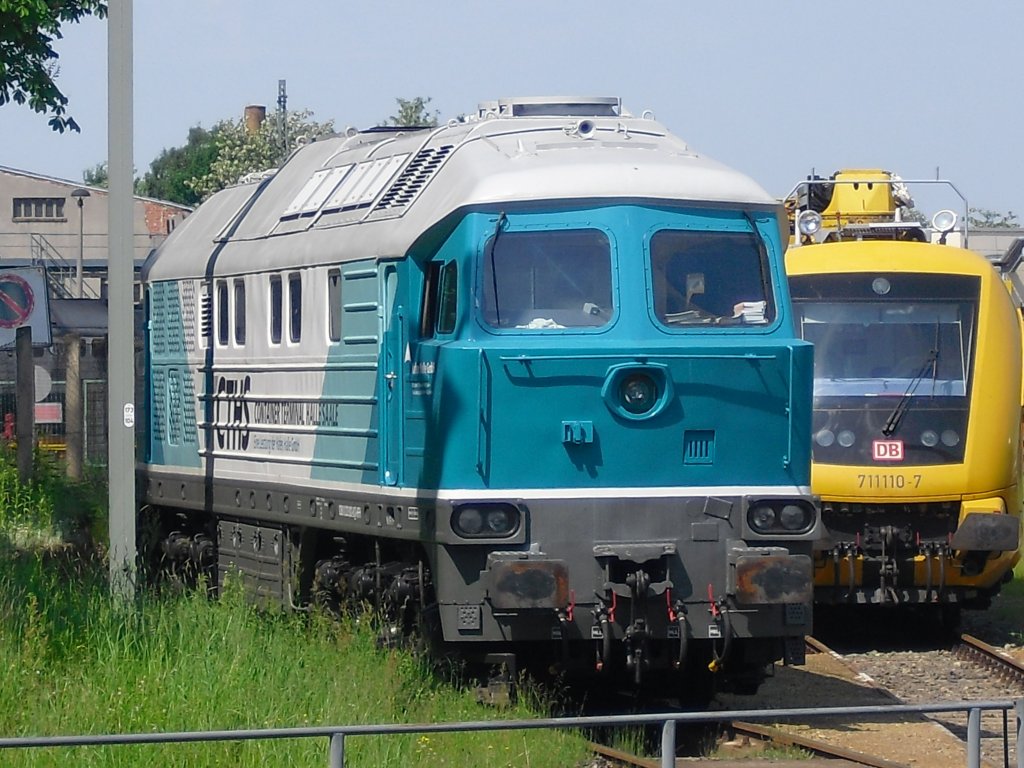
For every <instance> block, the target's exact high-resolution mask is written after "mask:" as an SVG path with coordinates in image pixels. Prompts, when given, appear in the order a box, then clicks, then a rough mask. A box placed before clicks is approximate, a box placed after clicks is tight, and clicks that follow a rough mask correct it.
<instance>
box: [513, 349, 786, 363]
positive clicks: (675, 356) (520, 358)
mask: <svg viewBox="0 0 1024 768" xmlns="http://www.w3.org/2000/svg"><path fill="white" fill-rule="evenodd" d="M778 357H779V356H778V355H773V354H763V353H757V352H744V353H742V354H739V355H737V354H732V355H727V354H722V353H713V354H708V355H705V354H685V353H679V352H667V353H665V354H662V353H660V352H652V353H650V354H644V355H636V354H633V353H628V352H627V353H618V352H610V353H608V354H606V355H499V356H498V359H499V360H500V361H501V362H503V363H532V362H535V361H537V360H572V361H576V360H608V359H615V360H626V359H628V360H636V361H637V362H644V361H647V360H650V359H651V358H656V359H658V360H666V359H667V360H777V359H778ZM640 358H643V360H641V359H640Z"/></svg>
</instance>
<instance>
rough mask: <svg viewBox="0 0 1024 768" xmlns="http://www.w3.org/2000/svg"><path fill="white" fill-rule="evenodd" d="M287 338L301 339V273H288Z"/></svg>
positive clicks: (293, 341)
mask: <svg viewBox="0 0 1024 768" xmlns="http://www.w3.org/2000/svg"><path fill="white" fill-rule="evenodd" d="M288 339H289V340H290V341H291V342H292V343H298V342H299V341H300V340H301V339H302V275H300V274H299V273H297V272H296V273H294V274H291V275H288Z"/></svg>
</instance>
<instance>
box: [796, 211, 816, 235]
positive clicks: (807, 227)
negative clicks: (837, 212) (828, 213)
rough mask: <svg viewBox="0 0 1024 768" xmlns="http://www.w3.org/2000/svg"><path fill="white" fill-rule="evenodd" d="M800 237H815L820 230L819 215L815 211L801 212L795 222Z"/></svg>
mask: <svg viewBox="0 0 1024 768" xmlns="http://www.w3.org/2000/svg"><path fill="white" fill-rule="evenodd" d="M796 225H797V227H798V228H799V229H800V234H801V235H816V234H817V233H818V231H819V230H820V229H821V214H820V213H818V212H817V211H803V212H802V213H801V214H800V215H799V216H798V217H797V220H796Z"/></svg>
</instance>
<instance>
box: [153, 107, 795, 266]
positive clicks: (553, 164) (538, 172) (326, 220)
mask: <svg viewBox="0 0 1024 768" xmlns="http://www.w3.org/2000/svg"><path fill="white" fill-rule="evenodd" d="M502 101H506V102H508V101H513V100H498V101H497V102H494V103H495V104H498V103H499V102H502ZM520 101H527V100H520ZM537 101H538V102H539V103H538V105H537V107H536V108H537V109H538V110H539V111H541V112H543V111H546V110H547V109H548V108H550V107H551V105H556V108H555V109H556V111H560V109H561V108H560V107H558V106H557V105H565V104H572V105H573V107H572V108H573V110H574V112H573V114H571V115H569V116H560V115H544V114H541V115H533V116H526V117H519V116H513V117H504V116H501V115H496V114H494V113H493V112H489V111H488V112H486V116H484V117H479V116H474V117H470V118H469V119H464V120H459V121H455V120H453V121H450V122H449V123H448V124H446V125H443V126H441V127H438V128H433V129H414V130H402V129H372V130H370V131H366V132H359V133H356V132H351V133H349V134H348V135H345V136H338V137H334V138H329V139H326V140H320V141H317V142H315V143H313V144H310V145H307V146H305V147H303V148H301V149H299V150H297V151H296V152H295V153H294V154H293V155H292V156H291V157H290V158H289V160H288V161H287V162H286V163H285V164H284V165H283V166H282V167H281V168H280V170H278V171H277V172H276V173H275V174H273V175H272V176H270V177H269V178H266V179H264V180H262V181H258V182H252V183H249V184H243V185H239V186H236V187H232V188H229V189H226V190H224V191H222V192H219V193H217V194H216V195H214V196H213V197H211V198H210V199H209V200H208V201H207V202H205V203H203V205H201V206H200V207H199V209H198V210H197V211H196V212H195V213H193V214H192V215H191V216H190V217H189V218H188V219H186V220H185V222H184V223H183V224H182V225H180V226H179V227H178V228H177V229H176V230H175V231H174V233H173V234H172V235H171V236H170V238H168V240H167V241H166V242H165V243H164V244H163V245H162V246H161V247H160V248H159V249H158V250H157V251H156V252H155V253H154V255H153V256H152V257H151V258H150V260H149V261H148V262H147V265H146V269H145V274H146V277H147V279H151V280H160V279H168V278H173V277H186V276H192V277H196V276H201V275H203V274H205V273H206V269H207V263H208V259H209V257H210V255H211V253H212V252H213V251H214V249H217V251H218V253H217V260H216V267H215V269H216V273H217V274H237V273H240V272H248V271H253V270H257V271H258V270H260V269H280V268H282V267H284V266H302V265H310V264H318V263H327V262H339V261H346V260H354V259H360V258H366V257H370V256H382V257H401V256H404V255H406V254H407V253H408V252H409V250H410V248H411V247H412V246H413V244H414V243H415V241H416V239H417V238H419V237H420V236H421V235H422V234H423V233H424V232H426V231H427V230H428V229H429V228H431V227H432V226H434V225H435V224H437V223H439V222H441V221H443V220H445V219H446V218H447V217H449V216H450V215H451V214H452V213H454V212H456V211H458V210H460V209H463V208H467V207H470V206H475V207H485V208H491V209H495V210H497V209H498V208H501V207H504V206H512V205H515V204H517V203H528V202H532V201H563V200H573V199H589V200H594V199H598V200H600V199H609V200H611V199H643V200H655V201H666V202H668V201H680V202H687V201H693V202H700V203H711V204H722V205H727V206H742V207H751V206H755V207H766V206H767V207H773V208H774V207H777V205H778V203H777V201H776V200H775V199H774V198H772V197H771V196H770V195H769V194H768V193H767V192H765V191H764V190H763V189H762V188H761V187H760V186H759V185H758V184H756V183H755V182H754V181H752V180H751V179H750V178H749V177H747V176H745V175H743V174H740V173H737V172H736V171H733V170H731V169H729V168H727V167H725V166H723V165H720V164H719V163H717V162H715V161H713V160H710V159H708V158H706V157H704V156H702V155H700V154H698V153H696V152H694V151H692V150H691V149H690V148H689V147H687V145H686V143H685V142H684V141H682V140H681V139H680V138H678V137H676V136H674V135H672V134H671V133H669V132H668V131H667V130H666V129H665V128H664V127H663V126H662V125H660V124H659V123H657V122H656V121H654V120H652V119H647V118H636V117H632V116H629V115H626V114H618V115H612V116H609V115H607V114H606V113H604V112H605V110H606V109H608V108H611V103H610V102H611V100H604V101H601V100H593V101H594V102H595V103H594V104H593V108H592V109H591V110H590V111H593V112H595V113H598V114H595V115H594V116H586V115H580V114H578V112H579V111H580V110H581V109H582V108H581V107H580V104H581V103H582V102H584V101H585V100H577V101H575V102H574V101H573V100H572V99H565V98H558V99H549V100H537ZM614 101H615V102H616V104H617V100H614ZM616 109H618V108H617V107H616ZM582 111H584V112H586V111H588V110H586V109H583V110H582ZM482 114H483V113H482Z"/></svg>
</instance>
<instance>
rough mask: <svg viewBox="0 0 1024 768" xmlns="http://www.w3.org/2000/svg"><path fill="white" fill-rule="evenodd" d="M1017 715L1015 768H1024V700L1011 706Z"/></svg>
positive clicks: (1018, 700)
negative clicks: (1023, 747)
mask: <svg viewBox="0 0 1024 768" xmlns="http://www.w3.org/2000/svg"><path fill="white" fill-rule="evenodd" d="M1013 709H1014V711H1015V712H1016V713H1017V743H1016V744H1015V745H1014V748H1015V749H1016V750H1017V768H1024V749H1022V748H1021V746H1022V745H1024V699H1017V700H1016V701H1015V702H1014V704H1013Z"/></svg>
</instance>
